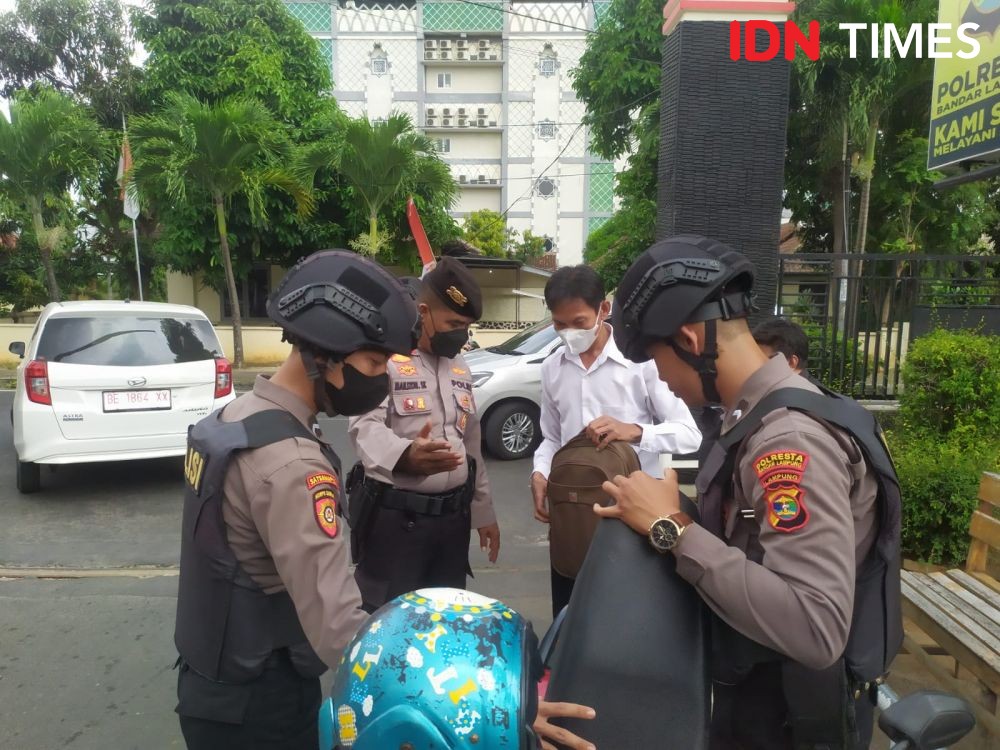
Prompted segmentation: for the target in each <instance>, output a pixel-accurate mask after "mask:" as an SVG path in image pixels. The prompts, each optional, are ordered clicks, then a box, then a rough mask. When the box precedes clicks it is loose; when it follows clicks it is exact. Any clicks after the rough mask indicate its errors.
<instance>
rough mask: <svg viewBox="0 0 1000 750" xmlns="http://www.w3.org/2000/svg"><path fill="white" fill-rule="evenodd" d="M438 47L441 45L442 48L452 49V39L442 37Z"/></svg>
mask: <svg viewBox="0 0 1000 750" xmlns="http://www.w3.org/2000/svg"><path fill="white" fill-rule="evenodd" d="M438 47H440V48H441V49H451V41H449V40H448V39H442V40H441V41H440V42H438Z"/></svg>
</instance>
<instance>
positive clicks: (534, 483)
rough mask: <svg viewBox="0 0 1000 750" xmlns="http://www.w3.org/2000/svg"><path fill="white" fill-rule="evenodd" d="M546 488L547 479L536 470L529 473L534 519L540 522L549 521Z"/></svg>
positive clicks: (547, 486)
mask: <svg viewBox="0 0 1000 750" xmlns="http://www.w3.org/2000/svg"><path fill="white" fill-rule="evenodd" d="M548 489H549V480H548V479H546V478H545V477H543V476H542V475H541V474H540V473H539V472H537V471H536V472H535V473H533V474H532V475H531V498H532V500H534V502H535V519H536V520H538V521H541V522H542V523H548V522H549V501H548V497H547V496H546V493H547V492H548Z"/></svg>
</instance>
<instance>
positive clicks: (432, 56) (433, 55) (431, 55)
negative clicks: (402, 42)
mask: <svg viewBox="0 0 1000 750" xmlns="http://www.w3.org/2000/svg"><path fill="white" fill-rule="evenodd" d="M424 59H425V60H437V59H438V53H437V52H435V51H434V50H431V49H429V50H427V51H426V52H424Z"/></svg>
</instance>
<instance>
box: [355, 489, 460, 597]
mask: <svg viewBox="0 0 1000 750" xmlns="http://www.w3.org/2000/svg"><path fill="white" fill-rule="evenodd" d="M471 530H472V528H471V516H470V513H469V507H468V505H466V506H464V507H463V508H461V509H460V510H457V511H455V512H453V513H446V514H444V515H441V516H424V515H418V514H416V513H410V512H407V511H402V510H394V509H392V508H382V507H380V508H379V509H378V517H377V518H376V519H375V521H374V523H373V524H372V528H371V531H370V532H369V535H368V537H367V538H366V540H365V543H364V548H365V552H364V557H363V559H362V560H361V562H360V563H359V564H358V567H357V568H356V569H355V572H354V579H355V580H356V581H357V583H358V588H359V589H361V598H362V601H363V606H364V609H365V611H366V612H374V611H375V610H376V609H378V608H379V607H381V606H382V605H383V604H385V603H386V602H387V601H389V600H391V599H393V598H395V597H397V596H399V595H400V594H405V593H408V592H410V591H416V590H417V589H422V588H437V587H447V588H456V589H464V588H465V583H466V575H467V573H470V572H471V571H470V570H469V533H470V532H471Z"/></svg>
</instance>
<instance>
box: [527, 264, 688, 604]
mask: <svg viewBox="0 0 1000 750" xmlns="http://www.w3.org/2000/svg"><path fill="white" fill-rule="evenodd" d="M545 304H546V306H547V307H548V308H549V311H550V312H551V313H552V322H553V324H554V325H555V329H556V331H557V332H558V333H559V336H560V337H562V339H563V342H564V343H565V346H563V347H561V348H560V349H558V350H557V351H556V352H555V353H554V354H553V355H552V356H550V357H549V358H548V359H547V360H546V361H545V364H543V365H542V413H541V427H542V443H541V445H539V446H538V450H536V451H535V458H534V473H533V474H532V475H531V494H532V496H533V499H534V503H535V518H537V519H538V520H539V521H541V522H543V523H548V522H549V513H548V502H547V499H546V489H547V485H548V476H549V469H550V468H551V466H552V457H553V456H554V455H555V453H556V451H558V450H559V449H560V448H561V447H562V446H563V445H564V444H565V443H567V442H568V441H569V440H571V439H572V438H574V437H576V436H577V435H578V434H579V433H580V431H581V430H583V429H584V428H586V429H587V434H588V435H589V436H590V438H591V440H593V441H594V444H595V445H597V446H598V448H601V447H603V446H605V445H607V444H608V443H610V442H612V441H615V440H622V441H624V442H627V443H629V444H630V445H631V446H632V447H633V448H634V449H635V451H636V453H637V454H638V457H639V462H640V464H641V465H642V469H643V471H645V472H647V473H648V474H651V475H652V476H654V477H657V478H659V477H661V476H662V473H663V472H662V469H661V468H660V454H662V453H671V454H677V453H692V452H694V451H696V450H698V447H699V446H700V445H701V433H700V432H699V431H698V427H697V426H696V424H695V421H694V419H693V418H692V416H691V412H690V411H689V410H688V408H687V406H685V405H684V402H683V401H681V400H680V399H679V398H677V397H676V396H675V395H674V394H673V393H672V392H671V391H670V389H669V388H668V387H667V385H666V383H664V382H663V381H661V380H660V378H659V376H658V374H657V372H656V367H655V366H650V365H651V363H649V362H646V363H643V364H641V365H637V364H633V363H632V362H630V361H629V360H628V359H626V358H625V356H624V355H623V354H622V353H621V351H619V349H618V347H617V346H616V345H615V341H614V338H613V336H612V335H611V326H610V325H609V324H608V323H607V322H606V321H607V319H608V318H609V317H610V315H611V303H610V302H609V301H608V300H606V299H605V290H604V283H603V282H602V281H601V278H600V276H598V275H597V273H596V272H595V271H594V270H593V269H592V268H590V267H589V266H582V265H581V266H566V267H564V268H560V269H559V270H558V271H556V272H555V273H554V274H553V275H552V277H551V278H550V279H549V281H548V283H547V284H546V285H545ZM573 582H574V579H572V578H567V577H565V576H562V575H560V574H559V573H557V572H556V571H555V569H553V570H552V610H553V616H555V615H556V614H558V613H559V611H560V610H561V609H562V608H563V606H565V605H566V604H567V603H568V602H569V597H570V594H571V593H572V591H573Z"/></svg>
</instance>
